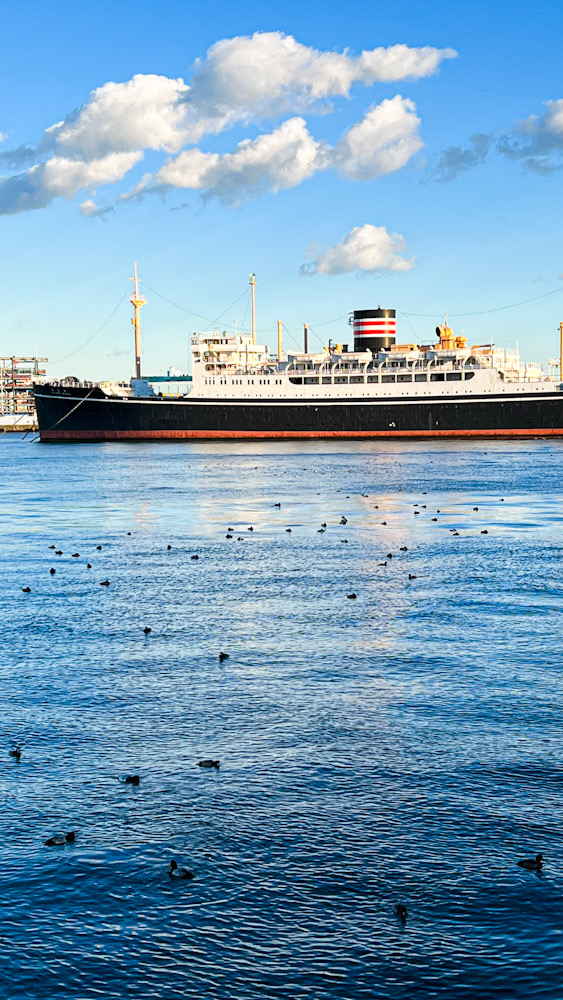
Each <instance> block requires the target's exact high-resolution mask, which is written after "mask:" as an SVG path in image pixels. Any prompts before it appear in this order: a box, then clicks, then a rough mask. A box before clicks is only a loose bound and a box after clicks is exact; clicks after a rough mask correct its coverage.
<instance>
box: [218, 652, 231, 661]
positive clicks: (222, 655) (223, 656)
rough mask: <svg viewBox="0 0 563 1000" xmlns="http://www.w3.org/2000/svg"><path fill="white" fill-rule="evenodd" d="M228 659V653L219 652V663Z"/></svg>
mask: <svg viewBox="0 0 563 1000" xmlns="http://www.w3.org/2000/svg"><path fill="white" fill-rule="evenodd" d="M228 659H229V654H228V653H219V663H223V661H224V660H228Z"/></svg>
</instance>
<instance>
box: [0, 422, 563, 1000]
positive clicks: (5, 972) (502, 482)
mask: <svg viewBox="0 0 563 1000" xmlns="http://www.w3.org/2000/svg"><path fill="white" fill-rule="evenodd" d="M0 465H1V468H2V476H1V492H0V515H1V524H2V529H3V530H2V543H1V546H0V561H1V565H0V579H1V584H0V585H1V588H2V605H1V607H2V611H1V618H0V634H1V645H0V657H1V665H0V707H1V713H0V715H1V725H2V738H1V741H0V791H1V803H2V808H1V813H0V830H1V836H0V852H1V854H0V888H1V892H0V905H1V920H0V946H1V954H2V960H1V963H0V997H2V998H9V1000H16V998H18V1000H19V998H25V1000H51V998H55V997H64V998H67V1000H98V998H103V1000H122V998H130V997H134V998H136V1000H149V998H150V1000H173V998H175V997H182V998H194V1000H195V998H197V1000H208V998H209V1000H231V998H233V1000H255V998H256V1000H269V998H276V1000H277V998H280V1000H356V998H358V1000H360V998H366V1000H372V998H394V1000H412V998H418V997H420V998H424V1000H426V998H444V1000H457V998H461V997H463V998H468V1000H489V998H503V1000H504V998H524V997H526V998H529V997H533V998H545V1000H548V998H549V1000H561V997H563V728H562V715H563V657H562V655H561V645H562V635H563V613H562V612H563V533H562V526H563V443H559V442H543V441H525V442H517V441H511V442H508V443H506V442H503V443H494V442H483V441H480V442H477V443H474V442H468V441H465V442H460V443H456V442H451V441H450V442H446V443H442V442H423V443H417V442H406V443H402V442H399V443H393V442H391V441H386V442H382V443H377V442H361V443H357V444H356V443H345V444H343V443H340V442H325V443H323V442H305V443H303V442H296V443H292V442H284V443H236V444H234V443H231V442H226V443H214V444H210V445H207V444H200V443H159V444H142V443H135V444H131V445H129V444H99V445H97V444H89V445H88V444H85V445H41V444H39V443H37V442H34V441H32V439H31V438H30V437H27V438H26V439H22V436H21V435H19V434H6V435H4V436H3V437H2V438H1V439H0ZM277 505H279V506H277ZM344 519H345V523H341V521H342V520H344ZM325 525H326V527H325ZM250 529H253V530H250ZM288 529H291V530H288ZM229 535H231V536H232V537H227V536H229ZM50 546H55V548H51V547H50ZM100 546H101V548H99V547H100ZM57 551H61V552H62V555H56V554H55V553H56V552H57ZM75 553H77V555H74V554H75ZM195 556H197V557H198V558H197V559H196V558H194V557H195ZM88 563H89V564H90V566H91V568H88ZM51 568H53V569H55V570H56V572H55V573H50V569H51ZM106 580H109V586H101V583H102V582H103V581H106ZM24 587H29V588H30V593H24V592H23V588H24ZM352 594H355V595H356V596H355V597H351V596H350V595H352ZM145 628H150V629H151V632H150V633H149V634H145V633H144V631H143V630H144V629H145ZM220 652H225V653H227V654H228V659H224V660H223V661H222V662H221V661H220V658H219V653H220ZM18 744H19V745H20V746H21V747H22V756H21V760H20V761H18V760H16V759H15V758H13V757H10V756H9V750H11V749H13V748H14V747H15V746H16V745H18ZM203 758H213V759H219V760H220V768H219V769H215V768H212V769H206V768H200V767H198V761H199V760H201V759H203ZM128 774H138V775H139V776H140V783H139V785H138V786H135V785H131V784H125V783H124V782H123V781H120V780H119V778H120V777H121V778H123V777H124V776H125V775H128ZM68 831H75V832H76V840H75V843H74V844H67V845H65V846H59V847H47V846H45V845H44V840H46V839H47V838H49V837H51V836H53V835H56V834H64V833H66V832H68ZM538 852H541V853H543V855H544V857H545V863H544V867H543V869H542V871H541V872H540V873H535V872H529V871H526V870H524V869H522V868H520V867H518V865H517V861H518V860H519V859H521V858H530V857H534V856H535V855H536V854H537V853H538ZM172 858H174V859H175V860H177V862H178V864H179V865H180V866H187V867H188V868H189V869H191V871H192V872H193V873H194V875H195V877H194V879H193V880H176V879H172V878H170V876H169V874H168V869H169V865H170V860H171V859H172ZM396 903H403V904H405V905H406V907H407V909H408V917H407V920H406V923H405V924H404V925H403V923H402V922H401V921H400V920H399V919H398V918H397V916H396V915H395V913H394V910H393V907H394V905H395V904H396Z"/></svg>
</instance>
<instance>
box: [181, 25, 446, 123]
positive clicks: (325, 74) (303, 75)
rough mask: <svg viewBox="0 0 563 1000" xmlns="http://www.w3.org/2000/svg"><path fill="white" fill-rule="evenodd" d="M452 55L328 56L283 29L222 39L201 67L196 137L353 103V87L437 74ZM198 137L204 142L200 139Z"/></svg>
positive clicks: (404, 49)
mask: <svg viewBox="0 0 563 1000" xmlns="http://www.w3.org/2000/svg"><path fill="white" fill-rule="evenodd" d="M456 55H457V53H456V52H455V51H454V50H453V49H449V48H448V49H435V48H432V47H431V46H424V47H423V48H409V47H408V46H407V45H393V46H391V47H389V48H376V49H371V50H369V51H365V52H362V53H361V55H359V56H352V55H349V53H348V52H347V51H344V52H321V51H319V50H318V49H314V48H311V47H310V46H308V45H302V44H301V43H300V42H297V41H296V40H295V38H293V37H292V36H291V35H284V34H282V32H280V31H269V32H256V33H255V34H254V35H252V36H246V37H240V36H239V37H236V38H227V39H222V40H221V41H219V42H216V43H215V45H213V46H212V47H211V48H210V49H209V51H208V53H207V56H206V58H205V59H204V60H202V61H200V62H197V63H196V67H195V73H194V76H193V79H192V82H191V89H190V92H189V94H188V95H187V97H186V106H187V108H188V109H189V112H190V114H191V117H192V124H193V127H194V130H195V132H197V130H198V129H199V130H201V134H204V132H205V131H206V130H207V131H209V132H218V131H222V130H223V129H224V128H227V127H229V126H230V125H233V124H234V123H235V122H240V121H250V120H253V121H263V120H264V119H266V118H271V117H273V116H276V115H281V114H286V113H288V112H289V111H301V112H302V111H306V110H309V109H311V108H315V107H321V108H322V106H323V102H326V101H327V100H328V99H329V98H331V97H348V96H349V94H350V90H351V87H352V86H353V84H354V83H359V84H363V85H364V86H372V85H373V84H374V83H376V82H379V83H393V82H397V81H398V80H404V79H408V78H412V79H418V78H420V77H425V76H430V75H431V74H432V73H435V72H436V71H437V69H438V67H439V65H440V63H441V62H442V61H443V60H444V59H452V58H454V57H455V56H456ZM198 138H199V136H198Z"/></svg>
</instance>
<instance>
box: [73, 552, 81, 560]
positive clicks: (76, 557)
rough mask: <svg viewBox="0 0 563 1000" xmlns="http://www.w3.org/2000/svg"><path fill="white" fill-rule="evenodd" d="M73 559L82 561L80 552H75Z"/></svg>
mask: <svg viewBox="0 0 563 1000" xmlns="http://www.w3.org/2000/svg"><path fill="white" fill-rule="evenodd" d="M71 558H72V559H80V552H73V553H72V556H71Z"/></svg>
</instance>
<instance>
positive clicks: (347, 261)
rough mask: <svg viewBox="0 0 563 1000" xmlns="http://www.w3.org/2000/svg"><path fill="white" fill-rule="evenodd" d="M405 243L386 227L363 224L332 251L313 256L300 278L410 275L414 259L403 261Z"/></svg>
mask: <svg viewBox="0 0 563 1000" xmlns="http://www.w3.org/2000/svg"><path fill="white" fill-rule="evenodd" d="M404 250H405V241H404V238H403V237H402V236H400V235H399V233H388V232H387V230H386V228H385V226H372V225H371V224H370V223H366V224H365V225H363V226H355V228H354V229H352V230H351V231H350V232H349V233H348V234H347V236H345V237H344V239H342V240H341V241H340V243H337V244H336V246H334V247H328V248H327V249H326V250H324V251H323V252H320V253H317V254H316V255H313V259H312V260H310V261H309V262H308V263H306V264H303V265H302V267H301V274H303V275H314V274H327V275H333V274H348V273H350V272H351V271H356V272H364V273H372V274H376V273H385V272H387V273H389V272H393V271H410V270H411V268H413V267H414V266H415V263H416V261H415V258H414V257H408V258H407V257H403V256H402V253H403V252H404Z"/></svg>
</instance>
